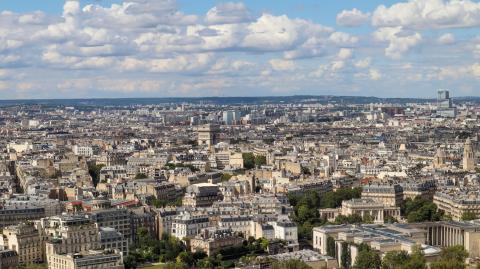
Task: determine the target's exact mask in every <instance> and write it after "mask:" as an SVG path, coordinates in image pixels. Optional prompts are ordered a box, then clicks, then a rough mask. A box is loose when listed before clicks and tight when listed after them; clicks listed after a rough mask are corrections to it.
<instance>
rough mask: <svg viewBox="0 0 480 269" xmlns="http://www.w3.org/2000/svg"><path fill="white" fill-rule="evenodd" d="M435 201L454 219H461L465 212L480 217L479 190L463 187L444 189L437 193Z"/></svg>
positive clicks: (440, 208)
mask: <svg viewBox="0 0 480 269" xmlns="http://www.w3.org/2000/svg"><path fill="white" fill-rule="evenodd" d="M433 202H434V203H435V204H436V205H437V207H438V209H439V210H442V211H444V212H445V214H446V215H448V216H450V217H452V220H457V221H458V220H461V219H462V216H463V215H464V214H465V213H472V214H474V215H476V216H477V218H478V217H480V197H479V196H478V192H477V191H469V190H467V189H463V188H449V189H444V190H441V191H437V192H436V193H435V196H434V197H433Z"/></svg>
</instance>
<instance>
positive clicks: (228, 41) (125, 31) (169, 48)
mask: <svg viewBox="0 0 480 269" xmlns="http://www.w3.org/2000/svg"><path fill="white" fill-rule="evenodd" d="M479 82H480V1H477V0H405V1H398V0H397V1H394V0H386V1H379V0H368V1H358V0H336V1H318V0H304V1H299V0H295V1H294V0H245V1H233V2H231V1H214V0H201V1H200V0H123V1H122V0H81V1H76V0H67V1H64V0H44V1H38V0H22V1H11V0H0V99H36V98H42V99H50V98H103V97H110V98H115V97H183V96H185V97H191V96H273V95H304V94H312V95H362V96H378V97H434V96H435V95H436V91H437V90H438V89H450V91H451V95H453V96H480V87H479Z"/></svg>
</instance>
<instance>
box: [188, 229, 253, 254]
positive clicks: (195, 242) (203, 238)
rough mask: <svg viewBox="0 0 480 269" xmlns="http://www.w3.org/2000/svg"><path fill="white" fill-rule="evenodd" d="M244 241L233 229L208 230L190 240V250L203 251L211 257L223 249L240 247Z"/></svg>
mask: <svg viewBox="0 0 480 269" xmlns="http://www.w3.org/2000/svg"><path fill="white" fill-rule="evenodd" d="M243 240H244V239H243V238H242V237H240V236H237V235H236V234H235V233H234V232H233V231H232V230H231V229H222V228H206V229H203V230H202V231H201V232H200V234H199V235H197V236H195V237H194V238H192V239H191V240H190V248H191V251H192V252H198V251H201V252H204V253H206V254H207V255H208V256H211V255H213V254H215V253H217V252H218V251H219V250H221V249H223V248H227V247H235V246H240V245H242V243H243Z"/></svg>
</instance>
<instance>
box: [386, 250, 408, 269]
mask: <svg viewBox="0 0 480 269" xmlns="http://www.w3.org/2000/svg"><path fill="white" fill-rule="evenodd" d="M409 260H410V255H408V253H407V252H406V251H404V250H402V251H389V252H387V253H386V254H385V257H383V260H382V269H398V268H401V267H402V266H403V265H404V264H405V263H406V262H407V261H409Z"/></svg>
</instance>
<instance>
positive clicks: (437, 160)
mask: <svg viewBox="0 0 480 269" xmlns="http://www.w3.org/2000/svg"><path fill="white" fill-rule="evenodd" d="M445 160H446V155H445V151H444V150H443V149H442V148H440V147H439V148H438V149H437V152H436V153H435V156H434V157H433V168H435V169H441V168H444V167H445Z"/></svg>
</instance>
